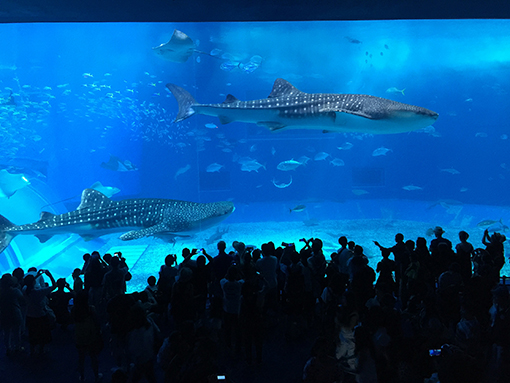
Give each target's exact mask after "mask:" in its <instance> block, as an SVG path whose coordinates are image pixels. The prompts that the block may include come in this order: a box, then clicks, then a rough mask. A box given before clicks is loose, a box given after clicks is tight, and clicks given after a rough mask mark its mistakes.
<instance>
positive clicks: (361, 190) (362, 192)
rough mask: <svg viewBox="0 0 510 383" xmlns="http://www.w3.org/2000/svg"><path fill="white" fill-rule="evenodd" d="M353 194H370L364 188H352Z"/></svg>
mask: <svg viewBox="0 0 510 383" xmlns="http://www.w3.org/2000/svg"><path fill="white" fill-rule="evenodd" d="M351 191H352V194H354V195H365V194H368V192H367V191H366V190H363V189H352V190H351Z"/></svg>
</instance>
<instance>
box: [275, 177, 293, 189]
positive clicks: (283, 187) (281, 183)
mask: <svg viewBox="0 0 510 383" xmlns="http://www.w3.org/2000/svg"><path fill="white" fill-rule="evenodd" d="M291 184H292V176H290V181H289V183H284V182H277V181H276V180H275V179H274V178H273V185H274V186H276V187H277V188H278V189H285V188H288V187H289V186H290V185H291Z"/></svg>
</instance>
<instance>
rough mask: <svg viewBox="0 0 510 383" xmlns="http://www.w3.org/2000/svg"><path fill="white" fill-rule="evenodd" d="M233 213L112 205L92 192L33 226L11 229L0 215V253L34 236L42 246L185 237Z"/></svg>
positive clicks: (181, 205) (221, 205) (185, 206)
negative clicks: (56, 241)
mask: <svg viewBox="0 0 510 383" xmlns="http://www.w3.org/2000/svg"><path fill="white" fill-rule="evenodd" d="M233 211H234V205H233V203H232V202H210V203H196V202H188V201H178V200H172V199H161V198H138V199H125V200H120V201H113V200H111V199H110V198H108V197H107V196H105V195H104V194H102V193H101V192H99V191H97V190H94V189H85V190H84V191H83V192H82V196H81V203H80V205H79V206H78V208H77V209H76V210H74V211H70V212H68V213H64V214H58V215H56V214H53V213H49V212H42V213H41V218H40V219H39V221H37V222H35V223H29V224H25V225H15V224H13V223H12V222H10V221H9V220H8V219H7V218H5V217H3V216H2V215H0V253H1V252H2V251H4V250H5V248H6V247H7V246H9V243H10V242H11V240H12V238H14V237H15V236H16V235H21V234H31V235H35V236H36V237H37V238H38V239H39V240H40V241H41V242H42V243H44V242H46V241H47V240H49V239H50V238H51V237H52V236H53V235H56V234H70V233H75V234H78V235H80V236H81V237H82V238H83V239H85V240H91V239H93V238H97V237H100V236H103V235H106V234H112V233H124V234H122V235H121V236H120V239H121V240H123V241H130V240H134V239H139V238H143V237H147V236H164V235H168V236H170V235H184V236H185V235H188V234H190V233H194V232H198V231H201V230H205V229H208V228H210V227H212V226H214V225H216V224H217V223H219V222H221V221H223V220H224V219H225V218H227V217H228V216H229V215H230V214H231V213H232V212H233Z"/></svg>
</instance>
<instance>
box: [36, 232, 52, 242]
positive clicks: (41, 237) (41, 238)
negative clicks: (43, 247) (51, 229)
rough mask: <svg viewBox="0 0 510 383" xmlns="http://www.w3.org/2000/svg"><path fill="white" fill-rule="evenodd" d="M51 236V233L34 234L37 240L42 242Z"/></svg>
mask: <svg viewBox="0 0 510 383" xmlns="http://www.w3.org/2000/svg"><path fill="white" fill-rule="evenodd" d="M51 237H53V236H52V235H45V234H38V235H36V238H37V239H38V240H39V242H41V243H44V242H47V241H49V240H50V239H51Z"/></svg>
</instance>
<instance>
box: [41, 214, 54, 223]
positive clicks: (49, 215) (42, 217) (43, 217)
mask: <svg viewBox="0 0 510 383" xmlns="http://www.w3.org/2000/svg"><path fill="white" fill-rule="evenodd" d="M53 217H55V214H53V213H50V212H49V211H42V212H41V217H40V218H39V222H41V221H45V220H47V219H50V218H53Z"/></svg>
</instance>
